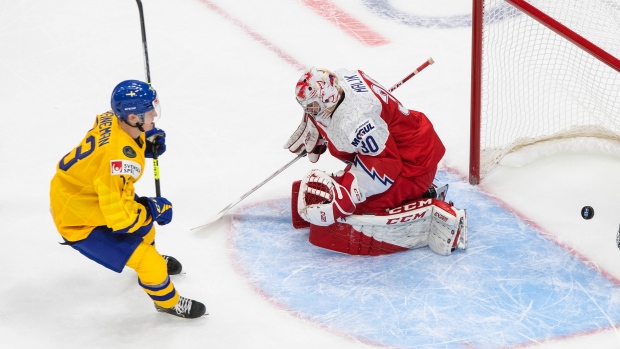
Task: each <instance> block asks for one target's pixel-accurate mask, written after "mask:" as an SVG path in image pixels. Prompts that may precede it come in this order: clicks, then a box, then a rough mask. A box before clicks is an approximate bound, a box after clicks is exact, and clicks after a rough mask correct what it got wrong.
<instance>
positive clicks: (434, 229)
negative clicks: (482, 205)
mask: <svg viewBox="0 0 620 349" xmlns="http://www.w3.org/2000/svg"><path fill="white" fill-rule="evenodd" d="M428 247H429V248H430V249H431V250H432V251H433V252H435V253H438V254H440V255H449V254H451V253H452V252H453V251H455V250H456V249H457V248H458V249H462V250H465V249H467V212H466V211H465V210H459V209H456V208H455V207H453V206H451V205H449V204H447V203H445V202H443V201H438V200H437V201H436V202H435V208H434V212H433V222H432V224H431V230H430V234H429V235H428Z"/></svg>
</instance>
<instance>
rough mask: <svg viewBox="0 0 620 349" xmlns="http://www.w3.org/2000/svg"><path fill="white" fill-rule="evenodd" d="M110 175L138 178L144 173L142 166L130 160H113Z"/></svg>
mask: <svg viewBox="0 0 620 349" xmlns="http://www.w3.org/2000/svg"><path fill="white" fill-rule="evenodd" d="M110 171H111V172H110V173H111V174H112V175H113V176H114V175H130V176H132V177H134V178H138V177H139V176H140V173H141V172H142V166H140V164H138V163H137V162H135V161H129V160H111V161H110Z"/></svg>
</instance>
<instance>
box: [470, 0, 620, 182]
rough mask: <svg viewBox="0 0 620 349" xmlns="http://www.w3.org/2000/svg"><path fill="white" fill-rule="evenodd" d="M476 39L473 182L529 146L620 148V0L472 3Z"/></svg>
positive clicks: (486, 0) (488, 0) (475, 0)
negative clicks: (595, 142) (573, 143)
mask: <svg viewBox="0 0 620 349" xmlns="http://www.w3.org/2000/svg"><path fill="white" fill-rule="evenodd" d="M472 34H473V35H472V71H471V73H472V85H471V87H472V88H471V130H470V143H471V144H470V164H469V167H470V168H469V181H470V183H471V184H474V185H475V184H478V183H479V181H480V179H481V178H483V177H484V176H485V175H486V174H488V173H489V171H490V170H491V169H492V168H493V167H495V166H496V165H497V164H499V163H500V161H501V160H502V158H504V157H505V156H506V154H508V153H510V152H513V151H515V150H518V149H521V148H523V147H526V146H530V145H534V144H539V145H540V144H550V143H549V142H553V143H554V144H562V143H563V142H565V141H567V140H580V139H581V140H583V139H587V140H588V142H589V141H590V140H591V139H596V140H602V142H603V143H609V142H611V143H618V144H620V97H619V96H620V60H619V59H618V57H620V0H527V1H526V0H473V23H472ZM583 137H587V138H583ZM577 143H578V142H577Z"/></svg>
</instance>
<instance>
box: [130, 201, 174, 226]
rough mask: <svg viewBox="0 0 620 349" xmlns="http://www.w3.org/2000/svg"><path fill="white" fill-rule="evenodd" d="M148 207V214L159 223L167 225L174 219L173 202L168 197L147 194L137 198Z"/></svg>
mask: <svg viewBox="0 0 620 349" xmlns="http://www.w3.org/2000/svg"><path fill="white" fill-rule="evenodd" d="M137 201H138V202H139V203H141V204H142V206H144V207H146V212H147V214H148V215H149V216H150V217H152V219H153V221H155V222H157V224H159V225H166V224H168V223H170V221H171V220H172V203H170V201H168V199H166V198H162V197H152V198H147V197H145V196H143V197H141V198H139V199H138V200H137Z"/></svg>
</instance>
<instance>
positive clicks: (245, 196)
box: [192, 151, 308, 230]
mask: <svg viewBox="0 0 620 349" xmlns="http://www.w3.org/2000/svg"><path fill="white" fill-rule="evenodd" d="M306 155H308V154H307V153H306V152H305V151H304V152H302V153H301V154H299V155H297V157H296V158H294V159H293V160H291V161H289V162H288V163H287V164H286V165H284V166H282V167H281V168H280V169H279V170H277V171H276V172H275V173H274V174H272V175H271V176H269V178H267V179H265V180H264V181H262V182H260V183H259V184H258V185H257V186H255V187H254V188H252V189H250V191H248V192H247V193H245V194H243V195H241V197H240V198H239V199H237V201H235V202H231V203H230V204H229V205H228V206H226V207H224V209H223V210H221V211H220V212H218V214H216V215H215V216H214V217H213V218H211V219H210V220H209V221H208V222H207V223H205V224H203V225H200V226H197V227H195V228H192V230H197V229H200V228H202V227H206V226H207V225H209V224H211V223H213V222H215V221H217V220H218V219H220V218H222V216H223V215H224V214H226V212H228V211H229V210H230V209H231V208H233V207H234V206H235V205H237V204H238V203H240V202H241V201H242V200H243V199H245V198H247V197H248V196H250V194H252V193H253V192H255V191H256V190H258V188H260V187H262V186H263V185H265V184H266V183H267V182H269V181H270V180H272V179H273V178H274V177H275V176H277V175H279V174H280V173H282V171H284V170H286V169H287V168H288V167H289V166H291V165H292V164H294V163H295V162H296V161H297V160H299V159H301V158H303V157H304V156H306Z"/></svg>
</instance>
